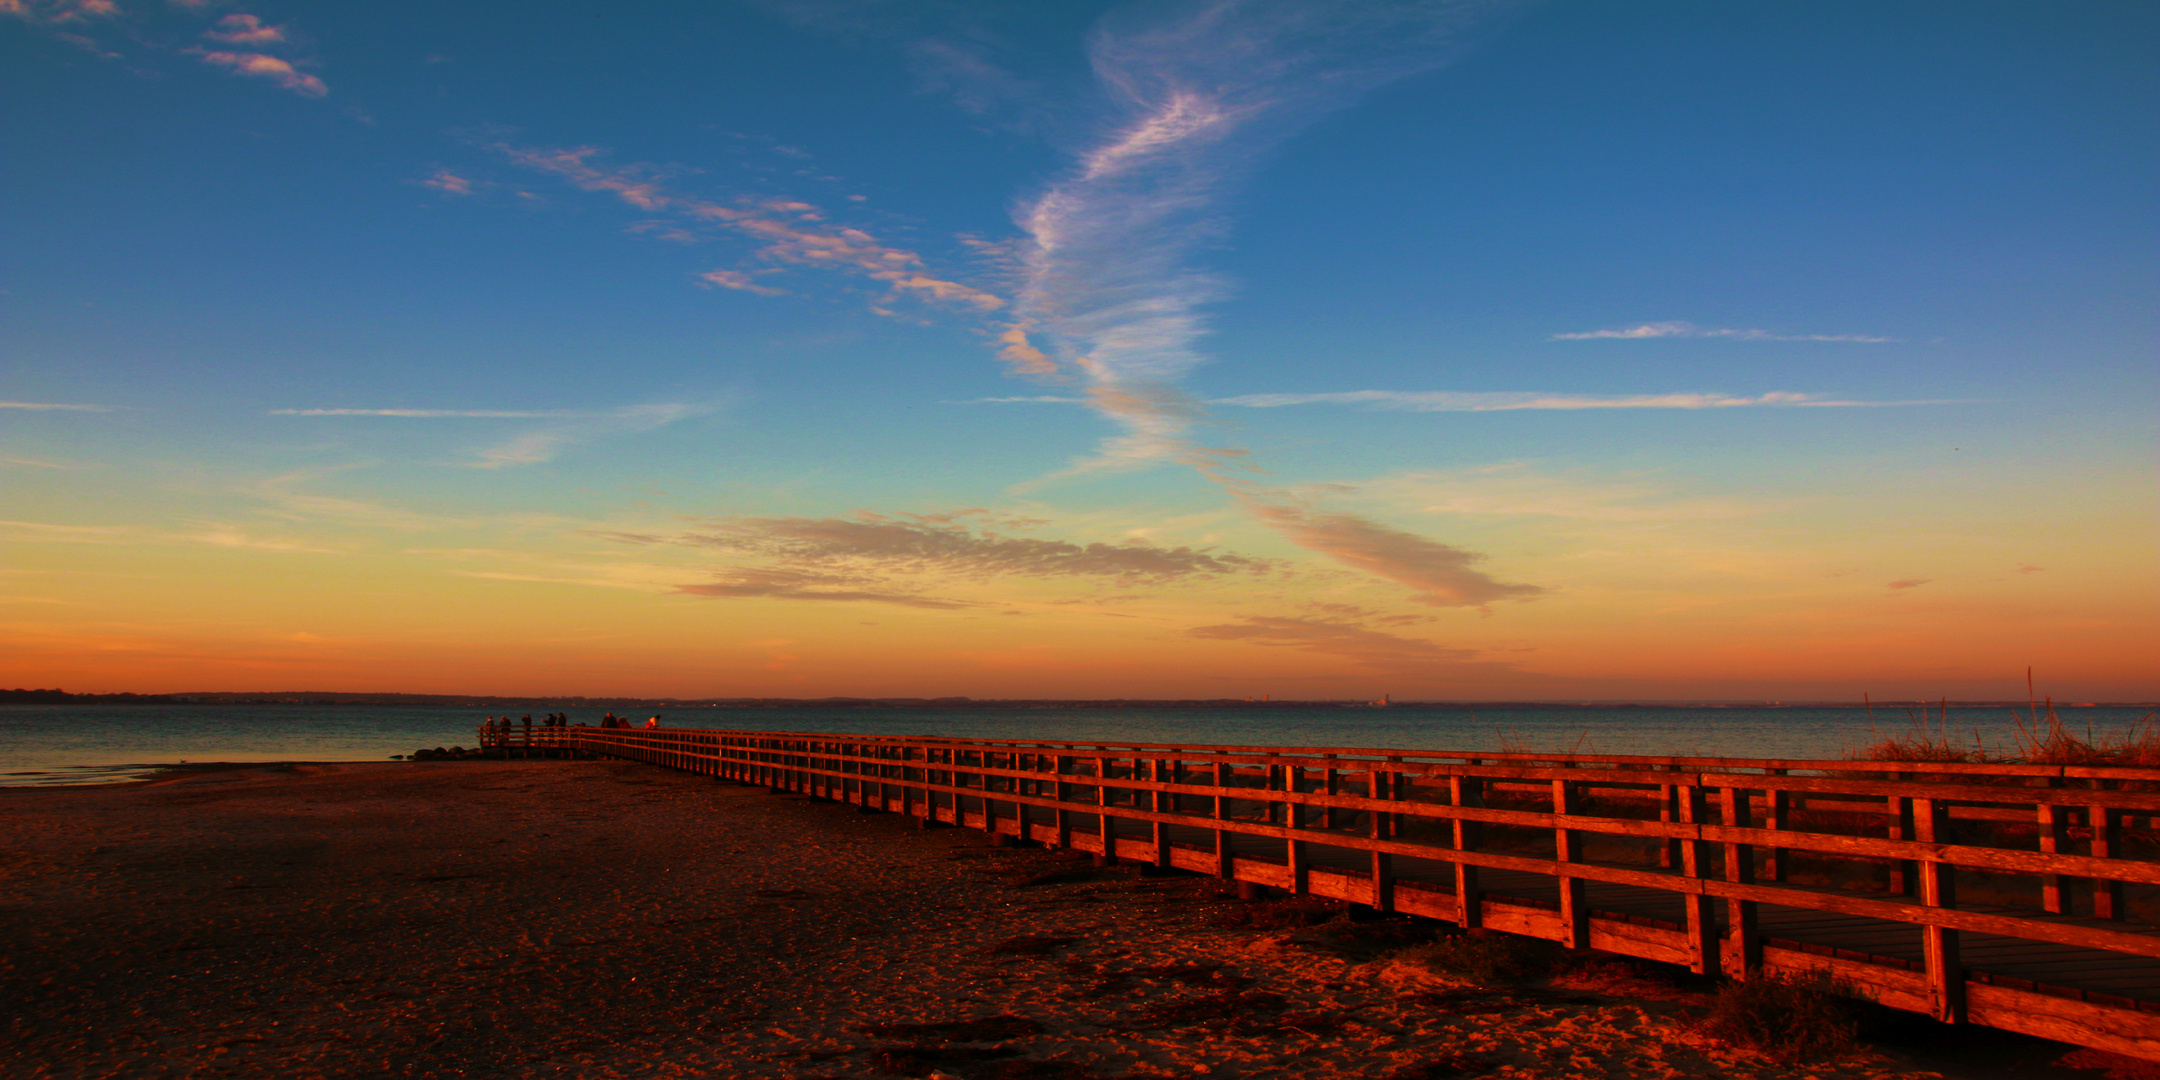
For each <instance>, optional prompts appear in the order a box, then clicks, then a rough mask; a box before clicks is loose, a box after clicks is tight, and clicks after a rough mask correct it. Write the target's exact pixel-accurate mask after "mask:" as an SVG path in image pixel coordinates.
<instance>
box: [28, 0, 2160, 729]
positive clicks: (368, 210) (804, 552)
mask: <svg viewBox="0 0 2160 1080" xmlns="http://www.w3.org/2000/svg"><path fill="white" fill-rule="evenodd" d="M0 96H4V99H5V101H6V102H7V104H8V107H7V108H6V109H5V110H4V112H0V146H4V148H5V150H4V152H0V519H5V520H0V686H39V687H44V686H61V687H65V688H67V689H71V690H78V691H88V690H97V691H116V690H133V691H185V690H213V689H219V690H247V689H255V690H300V689H310V690H378V691H412V692H454V693H476V694H484V693H495V694H554V693H561V694H584V695H612V694H621V695H640V696H708V695H709V696H750V695H775V696H793V697H816V696H825V695H861V696H874V695H919V696H933V695H951V694H964V695H971V696H976V697H1217V696H1235V697H1242V696H1246V695H1253V696H1257V695H1259V694H1262V693H1268V694H1272V695H1274V696H1275V697H1278V698H1282V697H1289V698H1303V697H1348V696H1358V697H1365V696H1371V695H1376V694H1380V693H1389V694H1392V695H1394V696H1395V697H1397V698H1439V699H1494V698H1506V699H1524V698H1538V699H1567V700H1589V699H1728V700H1738V699H1780V700H1796V699H1809V700H1857V699H1858V698H1859V696H1860V695H1861V694H1862V693H1863V692H1866V693H1871V694H1873V695H1874V696H1875V697H1877V698H1883V697H1920V696H1927V697H1934V696H1942V695H1947V696H1949V697H1952V698H1968V699H1970V698H1996V697H2011V696H2017V697H2022V696H2023V694H2024V685H2025V683H2024V678H2025V671H2026V668H2027V666H2028V665H2030V666H2031V667H2033V668H2035V669H2036V672H2037V676H2038V679H2039V683H2040V688H2041V690H2042V692H2051V693H2053V694H2055V695H2056V696H2057V697H2058V698H2062V699H2085V700H2125V699H2151V698H2156V697H2160V662H2156V661H2160V588H2156V586H2160V582H2156V577H2160V573H2156V571H2160V557H2156V556H2160V540H2156V527H2160V492H2156V483H2155V463H2156V457H2160V410H2156V408H2155V404H2156V402H2160V375H2156V373H2160V365H2156V364H2155V356H2156V352H2160V349H2156V344H2160V334H2156V329H2160V326H2156V324H2160V305H2156V303H2155V299H2156V289H2155V286H2156V285H2160V272H2156V271H2160V265H2156V264H2160V249H2156V244H2155V239H2156V237H2160V221H2156V217H2160V212H2156V209H2160V202H2156V200H2155V198H2154V194H2155V191H2156V180H2160V137H2156V136H2160V122H2156V114H2155V102H2156V101H2160V6H2156V5H2153V4H2149V3H2120V2H2112V0H2110V2H2080V0H2047V2H2032V3H1983V2H1973V0H1956V2H1945V3H1922V2H1913V3H1899V4H1882V3H1876V2H1853V3H1836V2H1818V3H1808V4H1792V3H1768V2H1744V0H1743V2H1726V3H1701V2H1697V3H1655V2H1644V3H1626V4H1615V3H1590V2H1566V0H1554V2H1550V3H1542V4H1510V3H1416V2H1407V3H1399V4H1389V3H1384V2H1381V0H1358V2H1340V3H1337V2H1325V0H1313V2H1302V3H1299V2H1276V0H1263V2H1250V3H1228V2H1222V3H1182V2H1146V3H1136V4H1130V5H1097V4H1090V3H1082V2H1060V3H1014V2H1009V0H1008V2H1003V3H988V2H983V3H970V2H963V0H938V2H931V0H766V2H754V0H742V2H723V0H715V2H709V3H695V4H693V3H656V4H628V5H620V4H618V5H562V4H553V5H530V4H505V3H485V2H475V3H466V4H448V5H445V4H420V3H398V2H385V3H366V4H307V3H274V2H254V0H231V2H223V0H109V2H108V0H0Z"/></svg>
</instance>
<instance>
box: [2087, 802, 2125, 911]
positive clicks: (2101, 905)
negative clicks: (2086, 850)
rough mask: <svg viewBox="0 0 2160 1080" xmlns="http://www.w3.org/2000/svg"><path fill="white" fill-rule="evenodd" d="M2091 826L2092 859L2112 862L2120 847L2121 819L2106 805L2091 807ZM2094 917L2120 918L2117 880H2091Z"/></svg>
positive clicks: (2121, 891)
mask: <svg viewBox="0 0 2160 1080" xmlns="http://www.w3.org/2000/svg"><path fill="white" fill-rule="evenodd" d="M2090 814H2091V819H2090V820H2089V821H2088V822H2087V824H2089V825H2091V826H2092V857H2093V858H2095V859H2112V858H2114V857H2115V853H2116V852H2117V851H2119V850H2121V846H2122V819H2121V818H2120V817H2119V816H2118V815H2117V814H2116V813H2115V812H2114V811H2113V810H2110V809H2108V808H2107V807H2106V806H2094V807H2093V808H2092V810H2091V811H2090ZM2092 887H2093V889H2092V893H2093V918H2095V919H2120V918H2122V917H2123V887H2122V882H2120V881H2109V880H2108V879H2106V878H2094V879H2093V883H2092Z"/></svg>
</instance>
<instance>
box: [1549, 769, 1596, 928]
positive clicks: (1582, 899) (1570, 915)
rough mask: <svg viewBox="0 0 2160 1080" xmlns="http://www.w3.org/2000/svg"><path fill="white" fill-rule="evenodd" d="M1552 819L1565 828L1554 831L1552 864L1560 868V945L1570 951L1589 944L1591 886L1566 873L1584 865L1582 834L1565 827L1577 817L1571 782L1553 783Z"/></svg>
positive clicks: (1574, 788)
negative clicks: (1569, 867) (1568, 867)
mask: <svg viewBox="0 0 2160 1080" xmlns="http://www.w3.org/2000/svg"><path fill="white" fill-rule="evenodd" d="M1552 801H1553V818H1554V820H1555V821H1556V822H1559V823H1561V825H1562V826H1563V827H1561V828H1557V829H1555V830H1554V831H1553V861H1554V862H1556V863H1559V864H1560V867H1559V870H1560V875H1559V889H1560V943H1561V944H1563V945H1566V946H1567V947H1568V948H1570V949H1582V948H1588V947H1589V944H1590V897H1589V893H1588V892H1587V889H1588V887H1589V883H1588V882H1586V881H1584V880H1583V879H1581V878H1579V877H1574V876H1572V875H1570V874H1568V872H1567V866H1568V864H1570V863H1579V862H1581V861H1582V857H1583V848H1582V834H1581V833H1580V832H1577V831H1575V830H1573V829H1569V828H1565V827H1564V826H1565V825H1566V824H1567V823H1568V822H1570V821H1572V820H1573V819H1574V818H1575V817H1576V816H1577V815H1576V786H1575V784H1574V783H1573V782H1572V781H1568V780H1555V781H1553V782H1552Z"/></svg>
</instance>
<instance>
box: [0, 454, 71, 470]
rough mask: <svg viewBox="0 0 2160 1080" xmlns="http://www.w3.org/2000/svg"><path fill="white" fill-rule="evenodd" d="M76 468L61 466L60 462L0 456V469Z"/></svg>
mask: <svg viewBox="0 0 2160 1080" xmlns="http://www.w3.org/2000/svg"><path fill="white" fill-rule="evenodd" d="M78 467H79V466H75V465H63V464H61V463H60V462H57V461H41V460H39V459H37V458H26V457H15V456H14V455H11V454H0V468H7V469H73V468H78Z"/></svg>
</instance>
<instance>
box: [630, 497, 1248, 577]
mask: <svg viewBox="0 0 2160 1080" xmlns="http://www.w3.org/2000/svg"><path fill="white" fill-rule="evenodd" d="M602 535H606V536H608V538H610V539H614V540H618V541H622V542H625V543H642V544H653V543H671V544H690V545H697V546H704V547H713V548H721V549H729V550H735V551H742V552H748V553H752V554H758V555H765V556H772V557H776V558H779V559H782V560H785V561H787V562H789V563H791V564H795V565H799V566H807V565H816V566H826V567H834V566H843V565H846V566H854V567H875V568H877V570H878V571H879V572H880V573H899V574H941V575H948V576H955V577H964V578H974V579H980V578H987V577H996V576H1017V577H1041V578H1049V577H1103V578H1111V579H1115V580H1118V581H1121V582H1142V581H1151V582H1164V581H1172V580H1177V579H1180V578H1189V577H1195V576H1220V575H1228V574H1252V573H1264V572H1266V571H1267V570H1268V569H1269V566H1270V564H1269V562H1268V561H1267V560H1265V559H1255V558H1250V557H1247V556H1243V555H1235V554H1228V553H1216V552H1212V551H1207V550H1200V549H1195V548H1190V547H1174V548H1165V547H1157V546H1154V545H1151V544H1142V543H1132V542H1127V543H1115V544H1111V543H1101V542H1095V543H1088V544H1076V543H1073V542H1071V541H1067V540H1044V539H1039V538H1036V537H1025V536H1012V535H1009V534H1007V533H1005V532H1002V531H1000V530H997V529H995V528H991V527H980V526H977V527H971V526H970V525H968V524H965V523H960V522H957V521H955V520H953V519H952V518H950V517H943V516H939V517H928V516H921V515H908V516H907V518H895V517H889V516H886V515H882V514H872V513H868V512H865V513H862V514H858V515H857V516H855V517H853V518H792V517H783V518H741V519H736V520H732V521H726V522H719V523H715V524H714V525H713V526H711V527H708V528H706V529H703V530H698V531H693V532H687V533H680V534H675V535H672V536H660V535H646V534H636V533H609V534H602Z"/></svg>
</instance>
